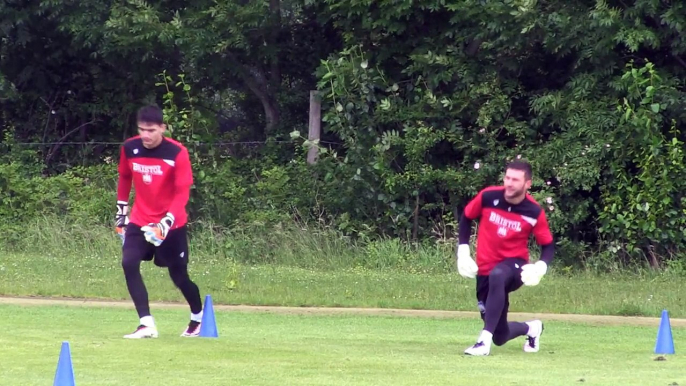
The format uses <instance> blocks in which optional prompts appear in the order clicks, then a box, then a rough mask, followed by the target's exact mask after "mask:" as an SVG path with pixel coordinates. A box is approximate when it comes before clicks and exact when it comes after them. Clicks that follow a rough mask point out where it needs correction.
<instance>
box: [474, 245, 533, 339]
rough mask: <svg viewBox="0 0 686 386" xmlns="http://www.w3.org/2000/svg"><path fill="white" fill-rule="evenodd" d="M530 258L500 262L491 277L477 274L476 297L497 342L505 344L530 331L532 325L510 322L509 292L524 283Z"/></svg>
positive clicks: (486, 324)
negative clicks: (508, 319) (524, 269)
mask: <svg viewBox="0 0 686 386" xmlns="http://www.w3.org/2000/svg"><path fill="white" fill-rule="evenodd" d="M524 264H526V261H524V260H522V259H517V258H511V259H505V260H503V261H502V262H500V263H499V264H498V265H496V266H495V267H494V268H493V270H491V273H490V274H489V275H488V276H477V277H476V298H477V301H478V302H479V309H480V311H481V318H482V319H483V321H484V330H486V331H488V332H490V333H492V334H493V343H494V344H495V345H496V346H502V345H503V344H505V343H507V342H508V341H510V340H512V339H514V338H517V337H519V336H522V335H526V334H527V333H528V331H529V325H527V324H526V323H520V322H508V321H507V312H508V309H509V307H510V301H509V293H510V292H513V291H516V290H517V289H519V287H521V286H522V284H523V283H522V279H521V273H522V270H521V267H522V265H524Z"/></svg>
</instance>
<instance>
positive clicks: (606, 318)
mask: <svg viewBox="0 0 686 386" xmlns="http://www.w3.org/2000/svg"><path fill="white" fill-rule="evenodd" d="M0 304H13V305H21V306H57V305H60V306H86V307H122V308H133V304H132V303H131V302H130V301H117V300H102V299H74V298H45V297H0ZM150 306H151V308H153V309H155V308H173V309H177V308H181V309H187V307H188V305H186V304H184V303H166V302H153V303H151V304H150ZM214 309H215V310H216V311H234V312H263V313H272V314H298V315H365V316H402V317H422V318H478V317H479V314H478V313H477V312H470V311H440V310H408V309H392V308H348V307H340V308H338V307H282V306H250V305H223V304H222V305H220V304H215V305H214ZM508 316H509V319H510V320H512V321H526V320H531V319H542V320H545V321H552V320H554V321H562V322H573V323H590V324H604V325H629V326H650V327H657V326H659V324H660V318H650V317H638V316H612V315H583V314H547V313H523V312H511V313H510V314H509V315H508ZM670 323H671V325H672V327H686V319H674V318H670Z"/></svg>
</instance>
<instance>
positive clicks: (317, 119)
mask: <svg viewBox="0 0 686 386" xmlns="http://www.w3.org/2000/svg"><path fill="white" fill-rule="evenodd" d="M321 124H322V102H321V100H320V98H319V92H317V91H316V90H312V91H310V123H309V132H308V133H307V139H308V140H310V141H313V142H314V141H317V140H319V139H320V138H321V126H322V125H321ZM318 153H319V149H318V148H317V147H316V146H313V147H310V149H309V150H308V151H307V163H308V164H310V165H312V164H315V163H317V155H318Z"/></svg>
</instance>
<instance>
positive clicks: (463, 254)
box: [457, 244, 479, 279]
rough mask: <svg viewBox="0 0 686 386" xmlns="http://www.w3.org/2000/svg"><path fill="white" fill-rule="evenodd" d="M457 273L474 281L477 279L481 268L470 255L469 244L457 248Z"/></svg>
mask: <svg viewBox="0 0 686 386" xmlns="http://www.w3.org/2000/svg"><path fill="white" fill-rule="evenodd" d="M457 271H458V272H459V273H460V275H462V276H464V277H466V278H470V279H473V278H474V277H476V274H477V272H478V271H479V268H478V267H477V265H476V263H475V262H474V260H473V259H472V257H471V256H470V254H469V244H460V245H458V246H457Z"/></svg>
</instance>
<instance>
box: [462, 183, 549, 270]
mask: <svg viewBox="0 0 686 386" xmlns="http://www.w3.org/2000/svg"><path fill="white" fill-rule="evenodd" d="M464 218H465V219H467V220H469V221H471V220H476V219H479V218H480V220H481V221H480V222H479V230H478V234H477V245H476V264H477V266H478V267H479V275H488V274H489V273H490V272H491V270H492V269H493V267H495V266H496V265H497V264H498V263H500V262H501V261H502V260H503V259H506V258H508V257H519V258H522V259H524V260H525V261H527V262H528V261H529V244H528V243H529V237H530V236H531V235H533V236H534V238H535V240H536V242H537V243H538V244H539V245H542V246H547V245H552V243H553V236H552V233H551V232H550V227H549V225H548V218H547V217H546V215H545V212H544V211H543V208H542V207H541V205H539V204H538V202H536V200H535V199H534V198H533V197H532V196H531V195H529V194H527V195H526V199H525V200H524V201H522V202H520V203H519V204H516V205H513V204H510V203H508V202H507V201H506V200H505V188H504V187H503V186H489V187H487V188H485V189H483V190H481V191H480V192H479V194H477V195H476V197H474V198H473V199H472V200H471V201H470V202H469V203H468V204H467V207H466V208H465V210H464ZM461 228H462V227H461ZM470 230H471V227H469V226H466V227H464V231H463V232H460V233H461V235H460V239H462V241H463V242H465V243H466V242H467V241H468V240H469V233H468V232H469V231H470ZM550 252H551V253H552V249H550ZM543 257H544V256H541V258H543ZM545 260H547V262H548V263H549V262H550V260H552V255H550V256H547V257H546V258H545V259H544V261H545Z"/></svg>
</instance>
